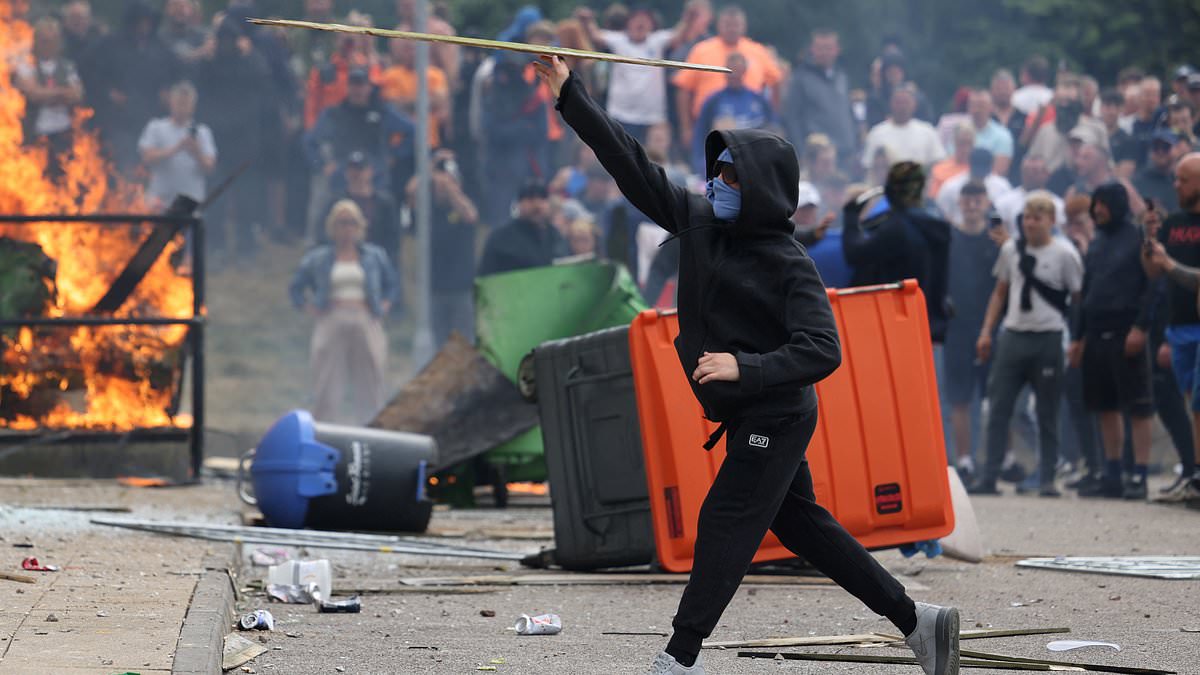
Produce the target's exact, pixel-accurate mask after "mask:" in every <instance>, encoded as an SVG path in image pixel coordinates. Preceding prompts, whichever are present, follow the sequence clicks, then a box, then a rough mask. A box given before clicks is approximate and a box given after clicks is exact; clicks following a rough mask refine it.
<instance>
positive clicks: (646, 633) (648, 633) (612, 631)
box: [601, 630, 668, 637]
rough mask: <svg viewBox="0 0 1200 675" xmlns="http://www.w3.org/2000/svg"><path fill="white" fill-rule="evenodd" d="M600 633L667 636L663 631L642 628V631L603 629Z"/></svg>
mask: <svg viewBox="0 0 1200 675" xmlns="http://www.w3.org/2000/svg"><path fill="white" fill-rule="evenodd" d="M601 635H656V636H658V637H667V636H668V633H663V632H660V631H656V630H642V631H638V630H634V631H623V630H607V631H604V632H603V633H601Z"/></svg>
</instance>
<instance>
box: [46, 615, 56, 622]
mask: <svg viewBox="0 0 1200 675" xmlns="http://www.w3.org/2000/svg"><path fill="white" fill-rule="evenodd" d="M44 620H45V621H47V622H49V623H58V615H57V614H54V613H50V614H47V615H46V618H45V619H44Z"/></svg>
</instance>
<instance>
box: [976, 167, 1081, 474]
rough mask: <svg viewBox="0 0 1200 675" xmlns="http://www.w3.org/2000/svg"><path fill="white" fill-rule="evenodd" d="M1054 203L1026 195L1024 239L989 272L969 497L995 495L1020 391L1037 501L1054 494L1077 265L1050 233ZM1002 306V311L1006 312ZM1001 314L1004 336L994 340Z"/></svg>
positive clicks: (1007, 247) (1069, 249) (1010, 245)
mask: <svg viewBox="0 0 1200 675" xmlns="http://www.w3.org/2000/svg"><path fill="white" fill-rule="evenodd" d="M1054 216H1055V214H1054V201H1053V200H1051V199H1050V195H1049V194H1048V193H1046V192H1045V191H1041V190H1039V191H1037V192H1034V193H1033V194H1031V195H1029V198H1028V199H1027V200H1026V201H1025V213H1024V216H1023V218H1022V228H1023V229H1024V234H1025V236H1024V238H1023V239H1021V240H1016V239H1009V240H1008V242H1007V243H1005V244H1004V246H1003V247H1001V249H1000V257H999V258H997V260H996V266H995V268H994V270H993V275H994V276H995V277H996V288H995V289H994V290H993V291H992V297H991V300H990V301H989V302H988V308H987V314H986V316H985V318H984V321H983V327H982V328H981V329H980V331H979V340H978V341H977V343H976V351H977V354H978V357H979V360H980V361H981V362H982V361H987V360H988V359H989V358H991V359H992V365H991V371H990V374H989V378H988V392H987V398H988V407H989V409H990V411H991V412H990V414H989V418H988V425H987V452H986V455H985V456H986V461H987V464H986V466H985V467H984V469H983V470H982V471H981V472H980V476H979V480H978V481H976V482H975V483H974V484H972V485H971V487H970V488H968V491H969V492H971V493H972V494H999V491H998V490H997V488H996V480H997V478H998V477H999V474H1000V468H1001V464H1002V462H1003V460H1004V454H1005V450H1006V449H1007V446H1008V431H1009V424H1010V423H1011V421H1012V416H1013V410H1014V407H1015V405H1016V401H1017V396H1018V394H1020V393H1021V390H1022V389H1023V388H1024V387H1025V386H1026V385H1028V386H1030V387H1031V388H1032V389H1033V392H1034V395H1035V397H1036V399H1037V423H1038V451H1039V456H1040V460H1041V461H1040V464H1039V467H1040V468H1039V476H1040V478H1041V489H1040V491H1039V494H1040V495H1041V496H1043V497H1057V496H1059V492H1058V489H1057V488H1056V487H1055V485H1054V470H1055V465H1056V464H1057V462H1058V406H1059V401H1060V400H1061V399H1062V389H1063V347H1062V346H1063V333H1064V332H1065V331H1066V330H1067V313H1068V311H1069V308H1070V306H1071V305H1073V304H1077V303H1078V302H1079V295H1080V291H1081V290H1082V288H1083V261H1082V259H1081V258H1080V257H1079V252H1078V251H1076V250H1075V247H1074V246H1072V245H1071V243H1070V242H1068V241H1067V240H1065V239H1063V238H1061V237H1055V236H1053V235H1052V234H1051V231H1052V229H1053V227H1054ZM1005 308H1007V309H1005ZM1002 311H1003V312H1004V332H1003V333H1001V334H1000V336H999V337H998V338H996V349H995V353H994V354H993V350H992V335H993V333H994V332H995V329H996V323H997V321H999V319H1000V314H1001V312H1002Z"/></svg>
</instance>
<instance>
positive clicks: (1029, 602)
mask: <svg viewBox="0 0 1200 675" xmlns="http://www.w3.org/2000/svg"><path fill="white" fill-rule="evenodd" d="M1042 602H1044V600H1043V599H1042V598H1034V599H1033V600H1019V601H1017V602H1010V603H1008V606H1009V607H1028V606H1030V605H1037V604H1040V603H1042Z"/></svg>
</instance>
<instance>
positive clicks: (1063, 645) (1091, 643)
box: [1046, 640, 1121, 652]
mask: <svg viewBox="0 0 1200 675" xmlns="http://www.w3.org/2000/svg"><path fill="white" fill-rule="evenodd" d="M1083 647H1112V648H1113V649H1115V650H1117V651H1121V645H1118V644H1113V643H1112V642H1097V641H1095V640H1055V641H1054V642H1051V643H1050V644H1048V645H1046V649H1049V650H1050V651H1052V652H1069V651H1071V650H1072V649H1081V648H1083Z"/></svg>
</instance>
